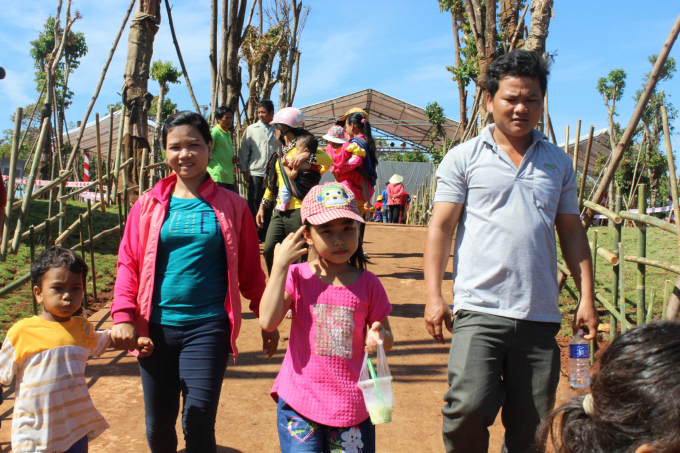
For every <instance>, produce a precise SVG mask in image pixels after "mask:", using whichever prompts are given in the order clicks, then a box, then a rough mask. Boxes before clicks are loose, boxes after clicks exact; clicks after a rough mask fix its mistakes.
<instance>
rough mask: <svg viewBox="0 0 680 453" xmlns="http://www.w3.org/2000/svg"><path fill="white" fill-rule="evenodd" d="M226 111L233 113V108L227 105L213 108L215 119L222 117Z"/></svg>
mask: <svg viewBox="0 0 680 453" xmlns="http://www.w3.org/2000/svg"><path fill="white" fill-rule="evenodd" d="M227 113H231V114H232V115H233V114H234V110H233V109H232V108H231V107H229V106H228V105H220V106H219V107H217V108H216V109H215V119H216V120H219V119H222V117H223V116H224V115H225V114H227Z"/></svg>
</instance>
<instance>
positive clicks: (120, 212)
mask: <svg viewBox="0 0 680 453" xmlns="http://www.w3.org/2000/svg"><path fill="white" fill-rule="evenodd" d="M116 205H118V232H119V236H120V240H121V241H122V240H123V232H124V231H125V225H124V224H123V207H122V206H121V204H120V194H119V193H116Z"/></svg>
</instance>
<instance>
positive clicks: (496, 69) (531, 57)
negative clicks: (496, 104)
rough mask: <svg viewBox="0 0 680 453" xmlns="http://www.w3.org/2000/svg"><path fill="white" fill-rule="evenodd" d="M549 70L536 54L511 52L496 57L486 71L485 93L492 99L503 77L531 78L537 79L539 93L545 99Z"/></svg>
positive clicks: (546, 63) (519, 50)
mask: <svg viewBox="0 0 680 453" xmlns="http://www.w3.org/2000/svg"><path fill="white" fill-rule="evenodd" d="M549 75H550V70H549V67H548V62H547V61H546V60H545V59H543V57H542V56H540V55H539V54H538V53H536V52H531V51H528V50H522V49H518V50H513V51H512V52H509V53H506V54H505V55H501V56H500V57H498V58H497V59H496V60H495V61H494V62H493V63H491V65H489V68H488V69H487V70H486V91H488V92H489V94H490V95H491V97H492V98H493V97H494V96H495V95H496V92H497V91H498V86H499V85H500V82H501V80H502V79H503V78H505V77H531V78H532V79H538V83H539V84H540V85H541V93H542V94H543V96H544V97H545V91H546V89H547V88H548V76H549Z"/></svg>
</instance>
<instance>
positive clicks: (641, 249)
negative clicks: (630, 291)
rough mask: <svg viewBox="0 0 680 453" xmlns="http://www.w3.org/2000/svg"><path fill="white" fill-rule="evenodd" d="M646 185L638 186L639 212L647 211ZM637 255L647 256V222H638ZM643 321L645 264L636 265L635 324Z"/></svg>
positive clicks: (641, 323)
mask: <svg viewBox="0 0 680 453" xmlns="http://www.w3.org/2000/svg"><path fill="white" fill-rule="evenodd" d="M646 188H647V186H646V185H645V184H640V186H639V187H638V208H639V211H640V214H646V213H647V193H646V190H645V189H646ZM637 224H638V256H639V257H641V258H647V224H646V223H644V222H638V223H637ZM644 323H645V265H644V264H640V263H638V265H637V325H638V326H641V325H643V324H644Z"/></svg>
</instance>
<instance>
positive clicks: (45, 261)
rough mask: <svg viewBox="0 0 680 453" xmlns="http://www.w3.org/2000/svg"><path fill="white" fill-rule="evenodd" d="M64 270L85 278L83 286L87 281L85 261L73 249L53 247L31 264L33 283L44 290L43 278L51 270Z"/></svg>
mask: <svg viewBox="0 0 680 453" xmlns="http://www.w3.org/2000/svg"><path fill="white" fill-rule="evenodd" d="M54 268H63V269H66V270H68V271H70V272H72V273H74V274H80V275H82V277H83V285H84V284H85V281H86V279H87V270H88V268H87V263H86V262H85V260H84V259H83V258H82V257H81V256H80V255H78V254H77V253H76V252H74V251H73V250H71V249H67V248H64V247H57V246H56V245H55V246H52V247H50V248H48V249H45V250H43V252H42V253H41V254H40V256H38V258H37V259H36V260H35V261H33V263H31V283H32V284H33V286H37V287H38V288H40V289H42V279H43V276H44V275H45V274H46V273H47V271H49V270H50V269H54Z"/></svg>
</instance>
